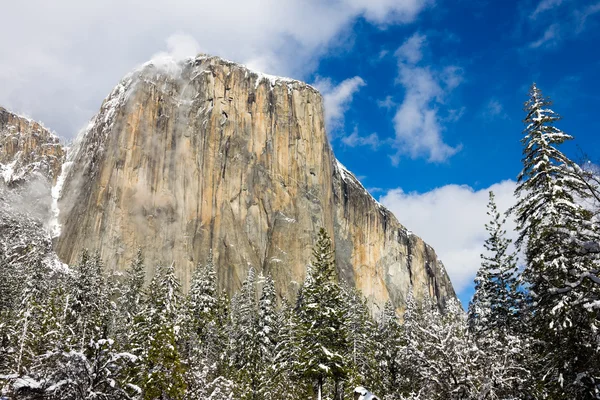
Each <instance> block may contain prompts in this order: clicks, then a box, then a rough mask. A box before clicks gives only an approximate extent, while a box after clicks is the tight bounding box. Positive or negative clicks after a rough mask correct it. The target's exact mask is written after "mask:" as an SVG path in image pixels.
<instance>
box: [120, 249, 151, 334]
mask: <svg viewBox="0 0 600 400" xmlns="http://www.w3.org/2000/svg"><path fill="white" fill-rule="evenodd" d="M145 280H146V265H145V264H144V254H143V253H142V249H138V250H137V253H136V256H135V258H134V259H133V260H132V261H131V264H130V265H129V267H128V268H127V270H125V279H124V280H123V289H122V294H121V298H120V303H121V312H122V313H123V315H124V318H125V321H124V322H125V323H126V324H130V323H132V322H133V319H134V317H135V316H136V315H137V314H138V313H139V311H140V307H141V303H142V296H143V289H144V282H145Z"/></svg>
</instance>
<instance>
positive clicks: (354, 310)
mask: <svg viewBox="0 0 600 400" xmlns="http://www.w3.org/2000/svg"><path fill="white" fill-rule="evenodd" d="M342 295H343V298H344V303H345V304H346V310H345V315H344V328H345V330H346V332H347V334H348V347H347V348H346V359H347V360H348V376H347V379H346V382H345V385H344V389H345V390H344V392H345V394H346V395H347V396H349V397H352V392H353V391H354V388H355V387H357V386H369V387H371V388H374V387H377V386H378V384H379V382H378V380H379V369H378V366H377V360H378V359H377V357H376V349H377V343H376V334H377V326H376V324H375V323H374V322H373V320H372V319H371V313H370V311H369V308H368V306H367V300H366V299H365V298H364V297H363V295H362V293H361V292H360V291H359V290H358V289H357V288H354V287H344V288H343V290H342Z"/></svg>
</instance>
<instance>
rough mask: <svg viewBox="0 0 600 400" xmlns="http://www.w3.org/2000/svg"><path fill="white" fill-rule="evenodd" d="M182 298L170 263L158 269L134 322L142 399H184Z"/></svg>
mask: <svg viewBox="0 0 600 400" xmlns="http://www.w3.org/2000/svg"><path fill="white" fill-rule="evenodd" d="M181 307H182V296H181V293H180V283H179V280H178V279H177V277H176V275H175V269H174V267H173V264H171V265H170V266H167V267H165V266H159V267H158V268H157V270H156V274H155V276H154V278H153V279H152V281H151V283H150V286H149V288H148V296H147V299H146V302H145V305H144V310H143V312H142V313H141V315H140V317H139V318H138V321H136V322H137V323H136V330H137V338H136V339H137V340H136V342H137V345H138V346H139V350H138V354H139V356H140V361H139V362H140V366H141V370H140V372H139V376H138V379H139V380H138V381H139V386H140V387H141V389H142V391H143V398H144V399H145V400H155V399H161V400H163V399H165V400H166V399H168V400H177V399H183V398H184V396H185V390H186V384H185V381H184V367H183V363H182V360H181V354H180V346H179V344H180V341H179V340H180V334H181V331H180V329H181V322H182V321H181V318H182V315H181Z"/></svg>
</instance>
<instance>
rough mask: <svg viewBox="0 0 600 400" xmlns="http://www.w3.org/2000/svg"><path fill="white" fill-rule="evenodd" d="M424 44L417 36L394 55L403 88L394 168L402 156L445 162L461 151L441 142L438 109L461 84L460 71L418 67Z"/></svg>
mask: <svg viewBox="0 0 600 400" xmlns="http://www.w3.org/2000/svg"><path fill="white" fill-rule="evenodd" d="M425 44H426V37H425V36H424V35H421V34H419V33H416V34H414V35H413V36H411V37H410V38H409V39H408V40H407V41H406V42H405V43H404V44H402V46H400V47H399V48H398V50H397V52H396V56H397V57H398V78H397V81H398V83H400V84H401V85H402V86H403V87H404V90H405V95H404V100H403V101H402V103H401V104H400V105H399V106H398V109H397V110H396V115H395V116H394V128H395V133H396V137H395V142H394V147H395V148H396V150H397V152H396V154H394V155H393V156H392V163H393V164H395V165H397V164H398V162H399V161H400V158H401V157H402V156H404V155H407V156H409V157H411V158H413V159H415V158H420V157H425V158H426V159H427V160H428V161H429V162H444V161H446V160H447V159H448V158H449V157H451V156H453V155H454V154H456V153H457V152H458V151H460V149H461V146H460V145H458V146H455V147H452V146H450V145H448V144H446V143H445V142H444V140H443V138H442V132H443V130H444V128H443V127H442V125H441V123H440V122H441V118H440V116H439V106H440V105H442V104H443V103H444V99H445V97H446V96H447V95H448V94H449V93H450V91H452V90H453V89H454V88H456V87H457V86H458V85H459V84H460V82H461V81H462V69H460V68H459V67H456V66H448V67H445V68H442V70H441V71H439V70H436V69H434V68H432V67H431V66H423V65H420V64H421V61H422V59H423V49H424V46H425Z"/></svg>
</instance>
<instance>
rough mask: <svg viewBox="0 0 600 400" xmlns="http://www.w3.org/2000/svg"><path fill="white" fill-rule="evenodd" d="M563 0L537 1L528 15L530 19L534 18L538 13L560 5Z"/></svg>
mask: <svg viewBox="0 0 600 400" xmlns="http://www.w3.org/2000/svg"><path fill="white" fill-rule="evenodd" d="M563 1H564V0H542V1H540V2H539V3H538V5H537V7H536V8H535V10H533V12H532V13H531V14H530V15H529V18H530V19H536V18H537V17H538V16H539V15H540V14H542V13H544V12H545V11H548V10H551V9H553V8H556V7H558V6H560V5H561V4H562V3H563Z"/></svg>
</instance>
